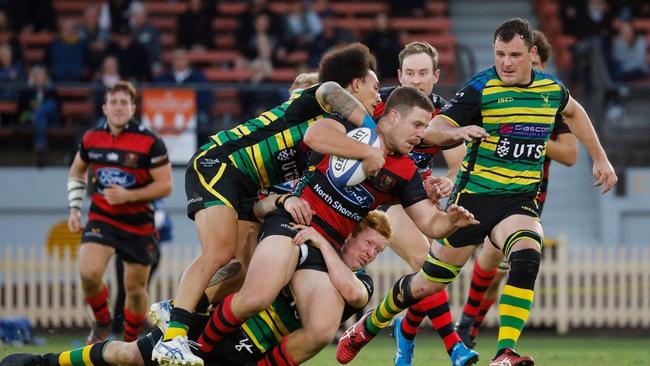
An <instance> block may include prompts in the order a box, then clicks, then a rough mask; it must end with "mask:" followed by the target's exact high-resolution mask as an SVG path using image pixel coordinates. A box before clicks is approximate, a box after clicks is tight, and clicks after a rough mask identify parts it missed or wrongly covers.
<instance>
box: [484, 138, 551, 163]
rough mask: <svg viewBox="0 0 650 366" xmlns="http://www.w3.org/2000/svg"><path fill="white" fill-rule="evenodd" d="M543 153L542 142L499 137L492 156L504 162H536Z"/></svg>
mask: <svg viewBox="0 0 650 366" xmlns="http://www.w3.org/2000/svg"><path fill="white" fill-rule="evenodd" d="M543 152H544V141H536V140H523V139H515V138H512V137H501V138H500V139H499V142H498V143H497V147H496V149H495V150H494V154H495V155H496V156H497V157H499V158H501V159H506V160H528V161H534V162H537V161H539V160H540V158H541V157H542V154H543Z"/></svg>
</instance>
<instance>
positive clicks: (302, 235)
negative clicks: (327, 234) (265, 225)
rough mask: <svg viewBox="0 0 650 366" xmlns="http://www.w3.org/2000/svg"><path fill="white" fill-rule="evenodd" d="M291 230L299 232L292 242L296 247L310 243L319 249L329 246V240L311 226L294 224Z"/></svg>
mask: <svg viewBox="0 0 650 366" xmlns="http://www.w3.org/2000/svg"><path fill="white" fill-rule="evenodd" d="M291 228H292V229H294V230H296V231H297V232H298V233H297V234H296V236H294V237H293V240H292V241H293V244H294V245H301V244H302V243H305V242H310V243H311V245H313V246H314V247H316V248H319V249H320V247H321V245H329V243H328V242H327V240H326V239H325V238H324V237H323V236H322V235H321V234H320V233H319V232H318V231H316V229H314V228H313V227H311V226H305V225H299V224H294V225H293V226H291Z"/></svg>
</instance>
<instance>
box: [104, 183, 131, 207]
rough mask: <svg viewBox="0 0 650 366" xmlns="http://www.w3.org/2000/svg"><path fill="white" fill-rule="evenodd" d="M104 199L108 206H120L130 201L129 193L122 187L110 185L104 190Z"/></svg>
mask: <svg viewBox="0 0 650 366" xmlns="http://www.w3.org/2000/svg"><path fill="white" fill-rule="evenodd" d="M104 198H106V202H108V204H109V205H121V204H123V203H128V202H129V201H130V200H131V192H129V190H128V189H126V188H124V187H122V186H118V185H115V184H111V185H110V186H109V187H107V188H104Z"/></svg>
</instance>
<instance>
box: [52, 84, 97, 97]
mask: <svg viewBox="0 0 650 366" xmlns="http://www.w3.org/2000/svg"><path fill="white" fill-rule="evenodd" d="M56 94H57V95H58V96H59V97H61V98H63V99H87V98H88V97H90V96H91V95H92V89H91V87H90V86H60V87H58V88H56Z"/></svg>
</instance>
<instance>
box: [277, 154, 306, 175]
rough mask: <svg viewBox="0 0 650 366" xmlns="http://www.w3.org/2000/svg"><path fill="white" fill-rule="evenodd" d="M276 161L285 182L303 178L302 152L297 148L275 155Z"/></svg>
mask: <svg viewBox="0 0 650 366" xmlns="http://www.w3.org/2000/svg"><path fill="white" fill-rule="evenodd" d="M275 160H276V161H277V163H278V167H279V168H280V172H281V174H282V177H283V179H284V180H285V181H289V180H294V179H297V178H300V177H301V176H302V174H301V173H302V164H301V159H300V152H299V151H298V150H297V149H296V148H295V147H290V148H287V149H284V150H280V151H278V153H277V154H276V155H275Z"/></svg>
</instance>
